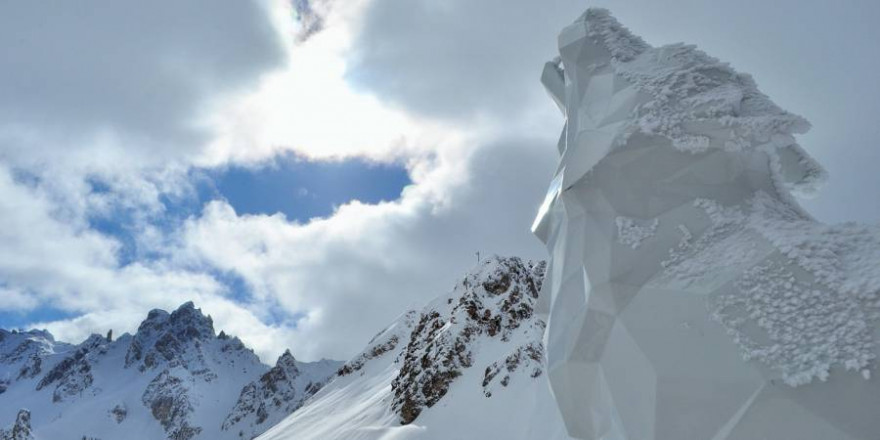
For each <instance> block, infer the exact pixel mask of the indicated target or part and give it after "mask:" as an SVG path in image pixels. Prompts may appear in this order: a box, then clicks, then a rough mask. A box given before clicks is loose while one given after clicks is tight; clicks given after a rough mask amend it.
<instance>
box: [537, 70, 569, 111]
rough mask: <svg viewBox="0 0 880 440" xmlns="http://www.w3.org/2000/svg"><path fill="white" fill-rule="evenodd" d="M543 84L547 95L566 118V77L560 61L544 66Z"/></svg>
mask: <svg viewBox="0 0 880 440" xmlns="http://www.w3.org/2000/svg"><path fill="white" fill-rule="evenodd" d="M541 84H544V89H546V90H547V93H549V94H550V97H551V98H553V102H555V103H556V106H557V107H559V111H561V112H562V115H563V116H565V76H564V74H563V72H562V67H561V66H560V65H559V60H558V59H556V60H553V61H548V62H546V63H545V64H544V72H543V73H542V74H541Z"/></svg>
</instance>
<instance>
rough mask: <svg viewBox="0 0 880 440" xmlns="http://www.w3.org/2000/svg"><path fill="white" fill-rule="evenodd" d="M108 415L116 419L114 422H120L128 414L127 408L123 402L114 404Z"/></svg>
mask: <svg viewBox="0 0 880 440" xmlns="http://www.w3.org/2000/svg"><path fill="white" fill-rule="evenodd" d="M110 415H111V416H112V417H113V419H114V420H116V423H122V421H123V420H125V418H126V417H127V416H128V408H127V407H126V406H125V404H124V403H122V404H119V405H116V406H114V407H113V409H111V410H110Z"/></svg>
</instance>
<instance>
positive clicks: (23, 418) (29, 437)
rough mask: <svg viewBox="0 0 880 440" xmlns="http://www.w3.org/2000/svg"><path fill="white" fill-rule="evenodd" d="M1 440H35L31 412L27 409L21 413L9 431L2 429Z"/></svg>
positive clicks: (0, 432) (0, 431) (0, 430)
mask: <svg viewBox="0 0 880 440" xmlns="http://www.w3.org/2000/svg"><path fill="white" fill-rule="evenodd" d="M0 440H34V435H33V433H32V432H31V413H30V411H28V410H26V409H23V410H21V411H19V412H18V415H17V416H16V417H15V424H14V425H12V429H10V430H9V431H4V430H2V429H0Z"/></svg>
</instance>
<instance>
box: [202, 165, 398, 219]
mask: <svg viewBox="0 0 880 440" xmlns="http://www.w3.org/2000/svg"><path fill="white" fill-rule="evenodd" d="M209 175H210V177H211V180H212V181H213V185H214V187H213V191H208V192H207V194H206V193H205V192H203V191H200V193H202V194H201V196H202V197H205V196H208V197H209V198H210V199H214V198H222V199H225V200H226V201H228V202H229V204H230V205H232V207H233V208H235V212H237V213H238V214H267V215H272V214H275V213H279V212H280V213H282V214H284V215H285V216H287V219H288V220H296V221H299V222H303V223H304V222H307V221H308V220H309V219H311V218H314V217H327V216H329V215H331V214H332V213H333V210H334V207H336V206H339V205H343V204H345V203H348V202H350V201H352V200H359V201H361V202H363V203H368V204H375V203H379V202H381V201H391V200H397V199H398V198H400V194H401V191H403V188H404V187H406V186H407V185H409V184H410V183H412V181H411V180H410V178H409V174H408V173H407V171H406V168H404V167H403V166H401V165H399V164H378V163H373V162H369V161H366V160H363V159H352V160H346V161H338V162H316V161H308V160H305V159H302V158H299V157H296V156H295V155H285V156H281V157H279V158H276V160H275V161H273V162H272V163H271V164H270V165H268V166H264V167H261V168H256V169H255V168H245V167H238V166H233V167H229V168H225V169H223V170H221V171H213V172H210V173H209ZM207 201H208V200H203V202H207Z"/></svg>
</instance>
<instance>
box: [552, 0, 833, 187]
mask: <svg viewBox="0 0 880 440" xmlns="http://www.w3.org/2000/svg"><path fill="white" fill-rule="evenodd" d="M580 20H583V21H586V22H587V23H588V26H587V29H588V32H589V36H590V37H591V38H596V39H598V40H600V41H603V42H604V44H605V47H606V48H607V50H608V51H609V52H610V55H611V61H610V62H611V67H612V68H613V69H614V71H615V72H616V73H617V74H618V75H620V76H621V77H623V78H626V79H627V80H629V81H630V82H632V83H633V84H634V85H635V86H636V88H637V89H638V90H639V91H640V92H641V93H643V94H644V97H645V98H646V99H645V102H643V103H642V104H640V105H639V106H638V107H637V108H636V109H635V111H634V114H632V115H631V117H630V118H628V119H627V120H626V126H625V127H623V128H622V129H621V133H622V135H621V136H620V137H619V138H618V139H617V140H616V145H617V146H618V147H622V146H624V145H626V143H627V140H628V139H629V137H630V136H631V135H632V134H635V133H640V134H645V135H657V136H662V137H665V138H667V139H669V140H670V141H671V143H672V145H673V146H674V147H675V148H677V149H679V150H682V151H689V152H694V153H698V152H702V151H706V150H708V149H711V148H717V149H723V150H726V151H740V150H745V149H759V150H766V151H767V152H768V153H769V154H771V155H772V156H773V157H774V158H775V159H776V160H775V165H776V169H775V170H774V172H775V173H776V174H777V176H778V178H779V179H780V181H781V182H784V183H785V184H786V186H787V187H788V190H789V191H792V192H793V193H794V194H796V195H798V196H811V195H813V194H815V192H816V191H817V190H818V188H819V187H820V186H821V184H822V183H824V181H825V180H826V179H827V174H826V172H825V171H824V169H823V168H822V167H821V166H820V165H819V164H818V163H817V162H815V161H814V160H813V159H812V158H810V157H809V156H808V155H807V154H806V152H804V151H803V149H801V147H800V146H799V145H798V144H797V142H796V141H795V138H794V134H800V133H805V132H807V131H808V130H809V129H810V123H809V122H808V121H807V120H806V119H804V118H803V117H801V116H798V115H795V114H792V113H790V112H788V111H786V110H783V109H782V108H780V107H779V106H777V105H776V104H775V103H773V101H771V100H770V98H768V97H767V96H766V95H764V94H763V93H761V91H760V90H758V86H757V85H756V83H755V81H754V80H753V79H752V77H751V76H750V75H748V74H745V73H741V72H737V71H736V70H734V69H733V68H732V67H731V66H730V65H729V64H727V63H725V62H721V61H719V60H718V59H716V58H714V57H711V56H709V55H707V54H706V53H705V52H703V51H701V50H699V49H698V48H697V47H696V46H693V45H686V44H681V43H677V44H670V45H665V46H660V47H652V46H650V45H648V44H647V43H645V42H644V41H643V40H642V39H641V38H639V37H638V36H635V35H633V34H632V33H630V31H629V30H628V29H626V28H625V27H623V26H621V25H620V23H619V22H618V21H617V20H615V19H614V18H613V17H612V16H611V15H610V14H609V12H608V11H607V10H604V9H599V8H591V9H589V10H588V11H587V12H586V13H585V14H584V15H583V16H582V17H581V19H580ZM557 62H558V61H557Z"/></svg>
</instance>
